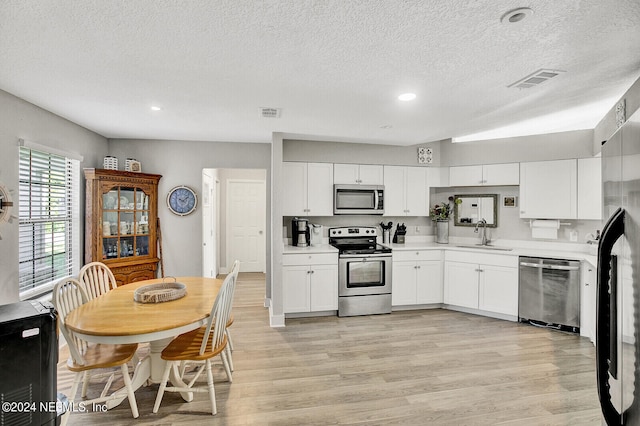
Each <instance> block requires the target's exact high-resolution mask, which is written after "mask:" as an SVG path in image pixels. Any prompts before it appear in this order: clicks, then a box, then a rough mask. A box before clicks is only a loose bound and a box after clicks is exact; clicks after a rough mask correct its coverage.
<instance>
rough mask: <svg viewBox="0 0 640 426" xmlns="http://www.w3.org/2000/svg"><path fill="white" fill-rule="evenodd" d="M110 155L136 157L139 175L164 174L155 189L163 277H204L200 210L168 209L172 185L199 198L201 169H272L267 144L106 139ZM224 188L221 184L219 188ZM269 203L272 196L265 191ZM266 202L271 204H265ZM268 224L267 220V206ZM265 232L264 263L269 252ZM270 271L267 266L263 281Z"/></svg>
mask: <svg viewBox="0 0 640 426" xmlns="http://www.w3.org/2000/svg"><path fill="white" fill-rule="evenodd" d="M109 154H110V155H114V156H116V157H118V160H119V161H120V162H124V160H125V159H126V158H135V159H137V160H138V161H140V162H141V164H142V171H143V172H148V173H157V174H160V175H163V177H162V179H160V183H159V186H158V216H159V217H160V225H161V227H162V243H163V248H162V254H163V257H164V259H163V260H164V262H163V263H164V268H165V275H173V276H185V275H200V274H201V273H202V208H201V207H199V208H198V209H197V210H196V211H195V213H193V214H191V215H189V216H184V217H179V216H175V215H173V214H172V213H171V212H170V211H169V210H168V209H167V207H166V196H167V193H168V191H169V190H170V189H171V188H173V187H174V186H178V185H187V186H189V187H191V188H193V189H194V190H196V192H197V194H198V196H199V197H201V185H202V170H203V169H206V168H216V169H225V168H237V169H241V168H245V169H265V170H267V175H268V174H269V170H270V169H271V145H269V144H256V143H232V142H206V141H201V142H188V141H168V140H141V139H110V140H109ZM221 186H222V185H221ZM267 200H270V193H269V191H268V193H267ZM267 203H269V201H267ZM267 212H268V213H267V218H266V221H267V223H270V222H271V216H270V215H269V212H270V206H269V205H267ZM270 248H271V235H270V233H269V232H267V265H269V261H268V259H270V256H271V252H270ZM269 277H270V270H269V268H267V281H268V280H269Z"/></svg>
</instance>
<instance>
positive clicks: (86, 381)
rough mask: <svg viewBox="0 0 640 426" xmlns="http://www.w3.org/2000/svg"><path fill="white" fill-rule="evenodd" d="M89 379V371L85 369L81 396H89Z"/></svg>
mask: <svg viewBox="0 0 640 426" xmlns="http://www.w3.org/2000/svg"><path fill="white" fill-rule="evenodd" d="M89 379H90V375H89V371H85V372H84V373H83V375H82V393H81V394H80V396H82V397H83V398H86V397H87V387H89Z"/></svg>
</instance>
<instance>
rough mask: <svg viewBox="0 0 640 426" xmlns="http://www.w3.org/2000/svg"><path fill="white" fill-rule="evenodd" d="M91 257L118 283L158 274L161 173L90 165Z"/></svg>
mask: <svg viewBox="0 0 640 426" xmlns="http://www.w3.org/2000/svg"><path fill="white" fill-rule="evenodd" d="M84 176H85V178H86V201H85V205H86V211H85V242H84V244H85V250H84V261H85V263H89V262H95V261H100V262H103V263H104V264H106V265H107V266H108V267H109V268H110V269H111V271H112V272H113V275H115V277H116V281H117V282H118V285H123V284H128V283H131V282H134V281H140V280H146V279H152V278H155V277H156V269H157V267H158V261H159V260H160V259H158V255H157V242H156V239H157V229H156V224H157V217H158V181H160V178H161V177H162V176H161V175H152V174H147V173H134V172H124V171H120V170H104V169H84Z"/></svg>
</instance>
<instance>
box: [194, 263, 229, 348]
mask: <svg viewBox="0 0 640 426" xmlns="http://www.w3.org/2000/svg"><path fill="white" fill-rule="evenodd" d="M234 284H235V281H234V279H233V275H232V274H228V275H227V277H226V278H225V279H224V282H223V283H222V287H220V291H219V292H218V296H217V297H216V300H215V302H213V308H212V309H211V312H210V314H209V318H208V320H207V328H206V330H205V332H204V336H203V338H202V343H201V345H200V355H202V354H204V353H205V352H206V350H207V346H208V343H209V339H211V348H217V347H219V346H221V345H222V343H223V341H224V339H225V333H224V330H225V328H226V324H227V320H228V319H229V315H230V314H231V304H230V301H231V298H232V296H233V293H232V292H233V285H234Z"/></svg>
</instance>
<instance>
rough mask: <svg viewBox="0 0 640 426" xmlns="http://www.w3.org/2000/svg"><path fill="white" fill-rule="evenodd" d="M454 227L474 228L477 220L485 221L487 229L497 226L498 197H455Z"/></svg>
mask: <svg viewBox="0 0 640 426" xmlns="http://www.w3.org/2000/svg"><path fill="white" fill-rule="evenodd" d="M454 197H455V200H456V202H455V203H454V206H455V211H454V224H455V226H476V224H477V223H478V221H479V220H481V219H484V220H485V221H487V227H488V228H495V227H497V226H498V195H497V194H468V195H455V196H454Z"/></svg>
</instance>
